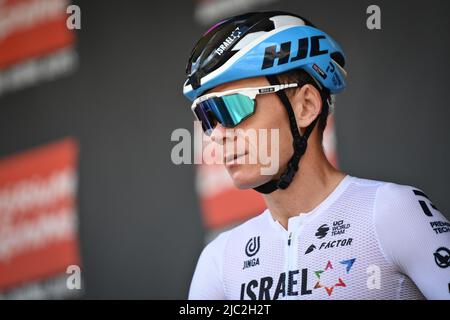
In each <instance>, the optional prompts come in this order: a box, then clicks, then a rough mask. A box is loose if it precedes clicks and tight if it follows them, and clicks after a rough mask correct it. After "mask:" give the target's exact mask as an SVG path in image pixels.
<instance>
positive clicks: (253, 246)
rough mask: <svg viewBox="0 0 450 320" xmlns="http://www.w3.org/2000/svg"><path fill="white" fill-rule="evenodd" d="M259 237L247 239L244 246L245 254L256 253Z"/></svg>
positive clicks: (251, 254)
mask: <svg viewBox="0 0 450 320" xmlns="http://www.w3.org/2000/svg"><path fill="white" fill-rule="evenodd" d="M259 238H260V237H259V236H257V237H253V238H250V240H248V242H247V245H246V246H245V254H246V255H247V256H248V257H253V256H254V255H255V254H257V253H258V251H259V247H260V239H259Z"/></svg>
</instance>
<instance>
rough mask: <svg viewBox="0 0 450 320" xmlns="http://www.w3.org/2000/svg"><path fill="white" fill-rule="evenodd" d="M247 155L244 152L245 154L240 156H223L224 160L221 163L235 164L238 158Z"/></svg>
mask: <svg viewBox="0 0 450 320" xmlns="http://www.w3.org/2000/svg"><path fill="white" fill-rule="evenodd" d="M246 154H247V152H245V153H242V154H230V155H227V156H225V157H224V159H223V162H224V163H225V164H228V163H230V162H231V163H235V161H236V160H237V159H238V158H240V157H243V156H245V155H246Z"/></svg>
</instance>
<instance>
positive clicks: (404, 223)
mask: <svg viewBox="0 0 450 320" xmlns="http://www.w3.org/2000/svg"><path fill="white" fill-rule="evenodd" d="M344 68H345V55H344V52H343V51H342V49H341V47H340V46H339V45H338V44H337V43H336V42H335V41H334V40H333V39H332V38H331V37H330V36H329V35H328V34H326V33H324V32H323V31H321V30H319V29H318V28H316V27H315V26H314V25H313V24H311V23H310V22H309V21H307V20H306V19H304V18H302V17H300V16H297V15H294V14H290V13H285V12H260V13H248V14H244V15H239V16H236V17H232V18H229V19H225V20H223V21H221V22H219V23H218V24H216V25H215V26H213V27H212V28H211V29H210V30H208V31H207V32H206V33H205V34H204V35H203V36H202V38H201V39H200V40H199V41H198V43H197V45H196V46H195V47H194V49H193V51H192V54H191V57H190V59H189V62H188V65H187V80H186V82H185V84H184V88H183V89H184V90H183V91H184V94H185V95H186V96H187V97H188V98H189V99H190V100H192V101H193V105H192V110H193V111H194V113H195V115H196V117H197V119H198V120H200V121H201V122H202V127H203V130H204V132H205V133H206V134H208V135H210V137H211V140H212V141H213V142H214V143H217V144H219V145H229V144H233V143H235V141H236V139H237V137H239V135H241V133H239V132H240V131H239V130H237V129H243V130H244V131H245V130H248V129H254V130H259V129H267V130H272V129H278V130H279V139H278V142H279V144H278V150H279V170H278V171H277V172H275V173H274V174H272V175H267V174H261V169H262V168H263V167H264V163H263V162H262V161H260V159H259V158H258V159H257V161H256V162H255V163H249V161H244V160H248V158H249V156H250V151H251V150H250V149H251V144H252V143H251V142H250V143H249V145H248V146H247V147H246V148H244V149H243V150H241V151H240V152H234V153H225V154H224V161H225V166H226V168H227V170H228V172H229V174H230V176H231V178H232V179H233V182H234V184H235V185H236V186H237V187H239V188H244V189H245V188H254V189H255V190H256V191H258V192H260V193H262V195H263V197H264V200H265V202H266V204H267V209H266V210H265V211H264V212H263V213H261V214H260V215H259V216H257V217H255V218H252V219H250V220H248V221H247V222H245V223H243V224H241V225H239V226H237V227H235V228H233V229H231V230H229V231H226V232H223V233H222V234H220V235H219V236H218V237H217V238H216V239H215V240H213V241H212V242H211V243H210V244H208V245H207V246H206V248H205V249H204V250H203V252H202V253H201V256H200V258H199V261H198V263H197V267H196V270H195V273H194V276H193V279H192V282H191V287H190V292H189V298H190V299H423V298H428V299H449V298H450V292H449V290H450V272H449V271H450V268H449V266H450V250H449V249H450V233H449V231H450V225H449V222H448V220H447V219H446V218H445V217H444V216H443V215H442V214H441V213H440V212H439V210H438V209H437V208H436V207H435V206H434V205H433V204H432V202H431V201H430V200H429V198H428V197H427V196H426V195H425V193H424V192H423V191H422V190H419V189H418V188H415V187H412V186H406V185H399V184H395V183H389V182H383V181H375V180H368V179H362V178H357V177H354V176H350V175H348V174H345V173H343V172H341V171H339V170H337V169H335V168H334V167H333V166H332V165H331V164H330V163H329V162H328V160H327V158H326V157H325V154H324V151H323V147H322V135H323V131H324V128H325V126H326V121H327V116H328V114H329V113H330V112H331V111H332V109H333V107H334V95H335V94H337V93H339V92H340V91H342V90H343V89H344V88H345V86H346V80H345V78H346V71H345V69H344ZM230 131H231V133H232V134H231V135H230V134H228V133H229V132H230ZM241 132H242V131H241Z"/></svg>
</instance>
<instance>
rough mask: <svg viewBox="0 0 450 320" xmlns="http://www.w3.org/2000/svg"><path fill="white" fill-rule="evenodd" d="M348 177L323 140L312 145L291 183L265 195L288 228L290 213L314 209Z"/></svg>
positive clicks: (273, 213)
mask: <svg viewBox="0 0 450 320" xmlns="http://www.w3.org/2000/svg"><path fill="white" fill-rule="evenodd" d="M344 177H345V174H344V173H342V172H340V171H339V170H337V169H335V168H334V167H333V166H332V165H331V164H330V162H329V161H328V159H327V158H326V157H325V154H324V152H323V150H322V147H321V143H315V144H312V145H310V146H308V148H307V150H306V152H305V154H304V155H303V157H302V158H301V160H300V164H299V170H298V171H297V173H296V174H295V177H294V180H293V181H292V183H291V184H290V185H289V187H288V188H287V189H285V190H276V191H274V192H272V193H271V194H267V195H263V196H264V198H265V201H266V204H267V207H268V209H269V210H270V212H271V213H272V217H273V218H274V219H275V220H278V222H279V223H280V224H281V225H282V226H283V227H284V228H285V229H287V225H288V220H289V218H290V217H293V216H298V215H299V214H302V213H306V212H309V211H311V210H313V209H314V208H315V207H317V206H318V205H319V204H320V203H321V202H322V201H323V200H325V198H326V197H327V196H328V195H329V194H330V193H331V192H333V190H334V189H335V188H336V187H337V185H338V184H339V183H340V182H341V181H342V179H343V178H344Z"/></svg>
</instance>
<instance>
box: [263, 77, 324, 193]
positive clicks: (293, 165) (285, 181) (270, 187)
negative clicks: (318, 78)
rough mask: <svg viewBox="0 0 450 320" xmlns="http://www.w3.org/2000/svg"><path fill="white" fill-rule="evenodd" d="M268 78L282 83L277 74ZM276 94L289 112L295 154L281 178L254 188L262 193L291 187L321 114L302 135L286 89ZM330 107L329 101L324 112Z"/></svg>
mask: <svg viewBox="0 0 450 320" xmlns="http://www.w3.org/2000/svg"><path fill="white" fill-rule="evenodd" d="M266 78H267V80H268V81H269V83H270V84H271V85H278V84H280V83H279V81H278V79H277V77H276V76H267V77H266ZM322 91H323V90H321V93H320V94H321V96H322V101H328V99H326V98H325V99H324V94H323V93H322ZM276 94H277V95H278V97H279V98H280V100H281V102H282V104H283V105H284V107H285V109H286V111H287V113H288V117H289V125H290V127H291V133H292V137H293V140H294V141H293V147H294V154H293V155H292V157H291V159H290V160H289V162H288V164H287V168H286V170H285V171H284V173H283V174H282V175H281V177H280V179H279V180H271V181H268V182H266V183H264V184H262V185H260V186H258V187H256V188H254V190H256V191H258V192H260V193H264V194H269V193H272V192H274V191H275V190H277V189H286V188H287V187H289V185H290V184H291V182H292V180H293V179H294V176H295V173H296V172H297V171H298V166H299V162H300V159H301V157H302V156H303V154H304V153H305V151H306V147H307V146H308V138H309V135H310V134H311V132H312V131H313V129H314V127H315V126H316V123H317V122H318V120H319V117H320V114H319V115H318V116H317V118H316V119H314V121H313V122H311V124H310V125H309V126H308V127H306V129H305V132H304V133H303V135H301V134H300V131H299V129H298V125H297V121H296V120H295V113H294V110H293V109H292V105H291V103H290V101H289V99H288V97H287V96H286V93H285V92H284V90H280V91H278V92H276ZM328 107H329V105H328V103H326V104H325V105H324V106H323V108H322V112H328Z"/></svg>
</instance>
